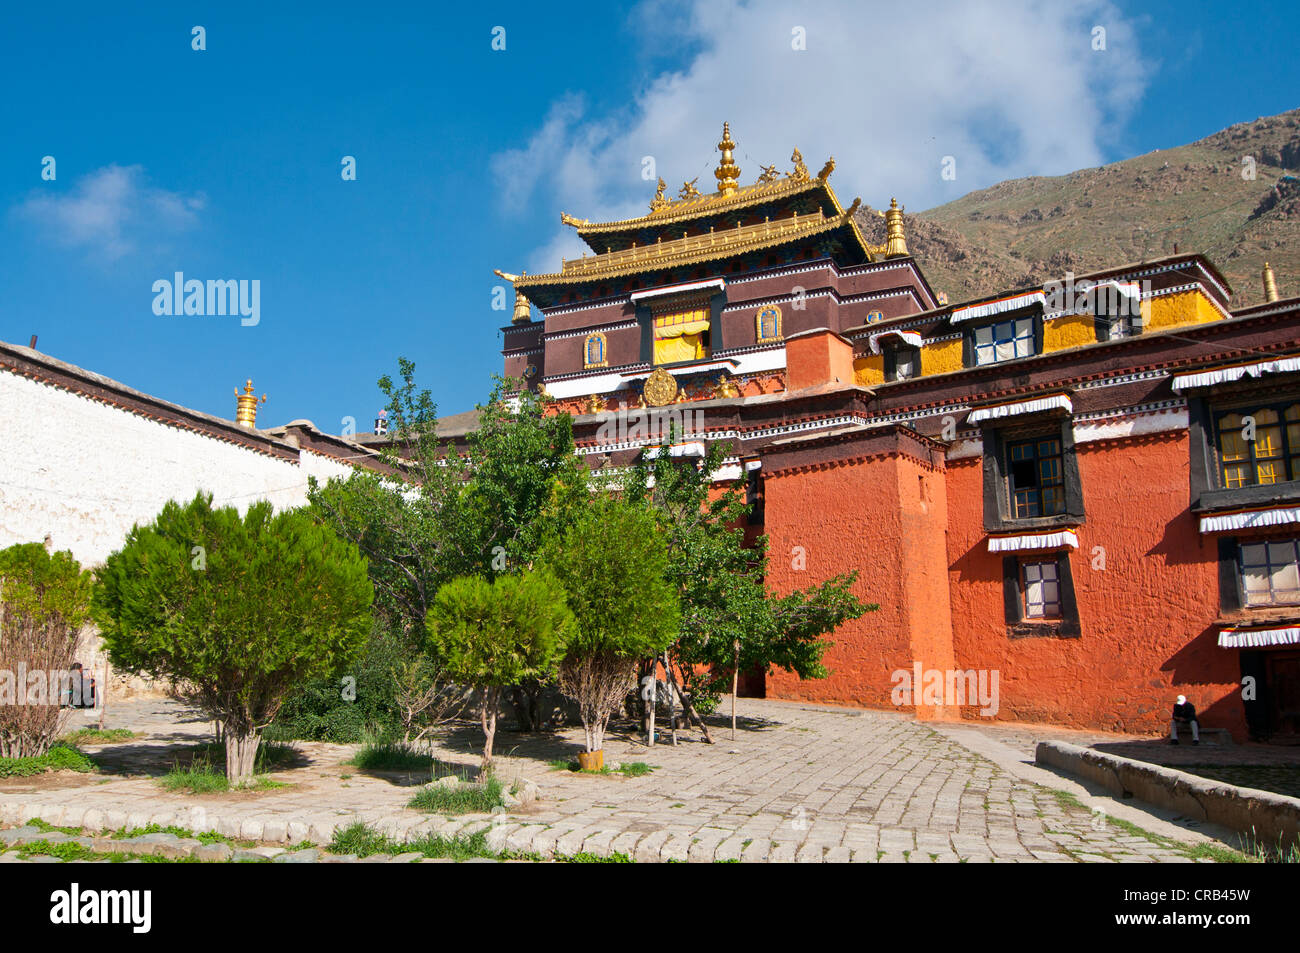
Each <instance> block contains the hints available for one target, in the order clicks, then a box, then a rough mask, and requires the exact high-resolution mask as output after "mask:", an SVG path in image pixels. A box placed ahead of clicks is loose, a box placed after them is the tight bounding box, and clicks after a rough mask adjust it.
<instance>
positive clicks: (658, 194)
mask: <svg viewBox="0 0 1300 953" xmlns="http://www.w3.org/2000/svg"><path fill="white" fill-rule="evenodd" d="M667 188H668V183H667V182H665V181H664V180H663V177H662V176H661V177H660V179H659V188H658V189H657V190H656V191H655V197H654V198H652V199H651V200H650V211H652V212H657V211H659V209H661V208H663V207H664V206H665V205H669V204H671V203H670V202H669V201H668V199H666V198H664V192H665V190H667Z"/></svg>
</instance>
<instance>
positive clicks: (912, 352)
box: [885, 344, 921, 381]
mask: <svg viewBox="0 0 1300 953" xmlns="http://www.w3.org/2000/svg"><path fill="white" fill-rule="evenodd" d="M920 376H921V349H920V348H919V347H913V346H912V345H910V344H898V345H895V346H894V347H886V348H885V380H887V381H907V380H911V379H912V378H914V377H920Z"/></svg>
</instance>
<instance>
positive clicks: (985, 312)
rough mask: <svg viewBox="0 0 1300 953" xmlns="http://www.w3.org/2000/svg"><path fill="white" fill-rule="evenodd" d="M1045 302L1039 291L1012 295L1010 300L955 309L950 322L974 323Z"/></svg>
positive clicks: (1004, 299) (1001, 299) (1002, 299)
mask: <svg viewBox="0 0 1300 953" xmlns="http://www.w3.org/2000/svg"><path fill="white" fill-rule="evenodd" d="M1046 300H1047V296H1046V295H1044V294H1043V293H1042V292H1041V291H1031V292H1029V293H1028V294H1021V295H1012V296H1011V297H1010V298H999V299H998V300H997V301H986V302H984V303H983V304H972V305H970V306H968V307H965V308H957V309H956V310H954V311H953V313H952V318H951V321H952V323H953V324H956V323H957V322H959V321H974V320H976V319H978V318H988V317H992V316H993V315H995V314H1002V313H1003V312H1006V311H1015V310H1017V309H1019V308H1027V307H1029V306H1030V305H1031V304H1042V303H1043V302H1045V301H1046Z"/></svg>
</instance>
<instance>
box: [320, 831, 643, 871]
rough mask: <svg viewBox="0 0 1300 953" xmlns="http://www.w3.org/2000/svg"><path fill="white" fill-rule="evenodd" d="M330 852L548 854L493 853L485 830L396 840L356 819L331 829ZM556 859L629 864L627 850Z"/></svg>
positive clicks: (528, 856)
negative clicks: (617, 852) (332, 837)
mask: <svg viewBox="0 0 1300 953" xmlns="http://www.w3.org/2000/svg"><path fill="white" fill-rule="evenodd" d="M325 849H326V850H327V851H329V852H330V853H331V854H356V855H357V856H358V857H371V856H373V855H375V854H391V855H396V854H406V853H410V852H412V851H414V852H416V853H419V854H422V855H423V856H425V857H433V858H450V859H451V860H455V861H464V860H471V859H473V858H477V857H486V858H489V859H491V860H532V861H538V862H542V861H546V860H549V859H551V858H547V857H543V856H542V855H540V854H532V853H520V852H518V851H503V852H501V853H499V854H498V853H493V852H492V851H491V850H490V849H489V847H488V842H487V833H486V832H485V831H477V832H475V833H473V834H470V835H469V836H467V837H439V836H437V835H432V836H428V837H421V838H419V839H418V840H413V841H406V842H403V841H396V840H393V839H392V838H390V837H388V836H387V835H385V834H381V833H380V832H379V831H377V830H375V829H374V828H373V827H370V826H369V825H367V824H363V823H361V822H360V821H358V822H357V823H355V824H352V825H350V826H348V827H345V828H343V829H342V830H338V831H335V832H334V840H332V841H331V842H330V844H329V846H328V847H326V848H325ZM554 860H555V861H556V862H558V863H568V864H630V863H633V860H632V858H631V857H629V856H627V854H614V855H612V856H610V857H600V856H597V855H596V854H574V855H572V856H568V857H556V858H554Z"/></svg>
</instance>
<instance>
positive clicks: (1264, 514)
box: [1201, 506, 1300, 533]
mask: <svg viewBox="0 0 1300 953" xmlns="http://www.w3.org/2000/svg"><path fill="white" fill-rule="evenodd" d="M1288 523H1300V507H1298V506H1283V507H1277V508H1275V509H1271V510H1244V511H1242V512H1239V513H1223V514H1220V515H1217V516H1202V517H1201V532H1202V533H1224V532H1227V531H1228V530H1234V529H1258V528H1260V527H1264V526H1285V525H1286V524H1288Z"/></svg>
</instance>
